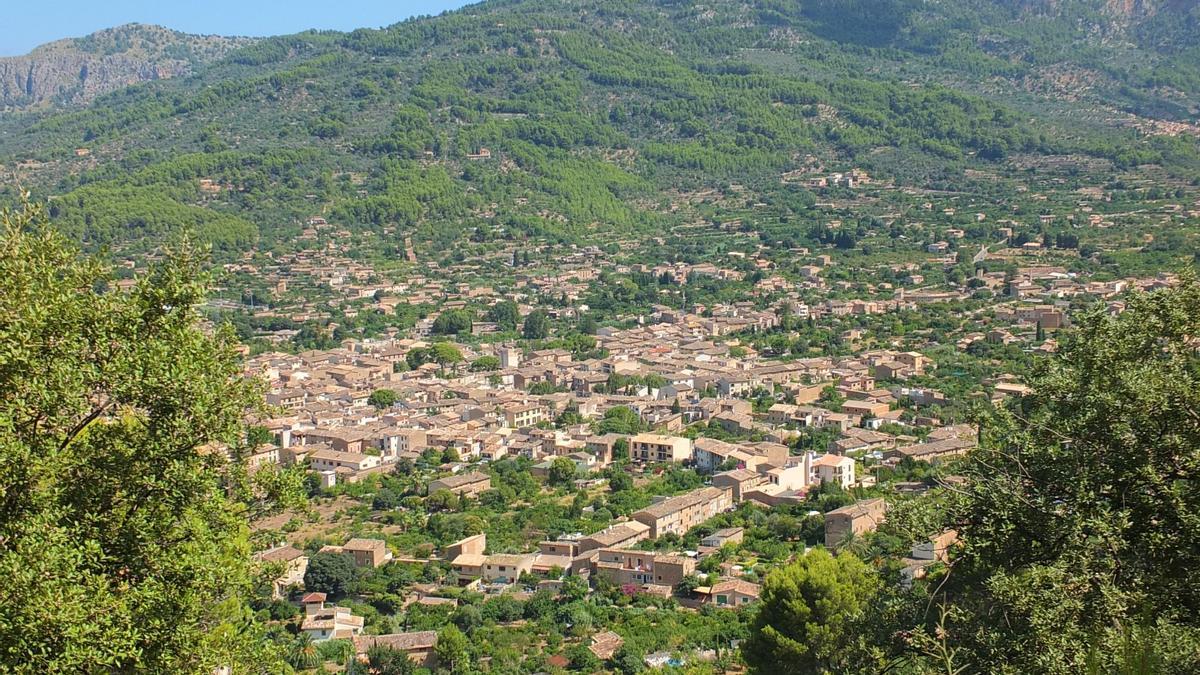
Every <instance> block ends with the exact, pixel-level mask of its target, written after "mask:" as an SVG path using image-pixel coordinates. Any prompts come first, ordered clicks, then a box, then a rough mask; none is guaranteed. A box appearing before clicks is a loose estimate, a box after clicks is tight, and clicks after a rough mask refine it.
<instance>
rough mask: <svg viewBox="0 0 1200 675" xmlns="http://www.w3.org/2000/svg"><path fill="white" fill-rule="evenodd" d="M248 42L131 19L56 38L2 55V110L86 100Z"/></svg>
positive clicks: (181, 71)
mask: <svg viewBox="0 0 1200 675" xmlns="http://www.w3.org/2000/svg"><path fill="white" fill-rule="evenodd" d="M250 41H251V40H250V39H249V38H227V37H220V36H201V35H188V34H185V33H177V32H175V31H172V30H168V29H166V28H161V27H159V26H144V25H139V24H131V25H128V26H121V27H118V28H111V29H107V30H103V31H100V32H98V33H93V34H92V35H89V36H87V37H83V38H71V39H67V40H60V41H58V42H52V43H49V44H46V45H42V46H41V47H38V48H37V49H35V50H33V51H32V52H30V53H29V54H27V55H25V56H15V57H8V58H0V110H14V109H15V110H23V109H32V108H40V107H46V106H72V105H83V104H86V103H89V102H90V101H91V100H92V99H94V98H96V97H97V96H99V95H101V94H105V93H108V92H110V91H114V90H116V89H120V88H122V87H127V86H129V85H132V84H137V83H139V82H146V81H150V80H157V79H163V78H168V77H179V76H181V75H187V74H188V73H190V72H191V71H192V70H193V69H194V68H196V67H198V66H200V65H203V64H205V63H208V62H210V61H214V60H216V59H219V58H221V57H222V56H224V55H225V54H227V53H228V52H229V51H231V50H233V49H236V48H237V47H240V46H242V45H245V44H248V43H249V42H250Z"/></svg>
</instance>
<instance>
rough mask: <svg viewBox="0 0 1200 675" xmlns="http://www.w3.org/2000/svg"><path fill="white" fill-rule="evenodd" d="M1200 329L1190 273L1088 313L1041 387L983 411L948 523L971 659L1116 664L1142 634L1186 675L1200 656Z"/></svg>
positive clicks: (1060, 666) (956, 595)
mask: <svg viewBox="0 0 1200 675" xmlns="http://www.w3.org/2000/svg"><path fill="white" fill-rule="evenodd" d="M1198 336H1200V284H1197V282H1196V281H1195V279H1194V278H1192V277H1187V278H1185V280H1184V282H1183V283H1182V284H1181V285H1180V286H1179V287H1178V288H1173V289H1168V290H1163V291H1159V292H1155V293H1148V294H1140V295H1137V296H1135V297H1134V298H1133V299H1131V300H1130V302H1129V303H1128V305H1127V309H1126V311H1125V312H1124V313H1121V314H1119V315H1116V316H1111V315H1109V314H1107V313H1105V312H1103V311H1094V312H1091V313H1089V314H1087V315H1085V316H1082V317H1081V318H1080V319H1078V320H1077V324H1076V327H1075V329H1074V330H1073V331H1072V332H1071V333H1070V334H1069V335H1068V336H1066V337H1064V338H1063V341H1062V344H1061V346H1060V349H1059V351H1058V353H1057V355H1056V356H1055V357H1053V358H1051V359H1047V360H1045V361H1043V362H1041V363H1040V364H1039V366H1038V367H1037V369H1036V371H1035V373H1034V375H1033V377H1032V380H1031V385H1032V388H1033V390H1032V392H1031V393H1030V394H1028V395H1027V396H1024V397H1022V398H1021V399H1020V400H1018V401H1017V402H1015V403H1013V404H1012V405H1010V406H1005V407H1001V408H997V409H995V410H990V411H987V412H986V413H985V414H983V416H982V419H981V422H982V429H983V443H982V447H981V448H980V449H979V450H977V451H976V452H975V453H974V454H973V455H972V456H971V457H970V459H969V462H968V464H967V466H966V467H965V469H964V471H963V473H964V475H966V476H967V477H968V479H969V484H968V487H966V488H964V489H962V490H956V491H954V492H953V493H951V494H950V496H949V497H948V498H947V500H946V501H945V503H944V504H943V506H942V509H943V510H942V513H944V514H945V517H944V519H943V520H942V521H941V522H940V523H939V524H938V527H952V528H955V529H957V530H958V532H959V534H960V536H961V538H962V541H963V547H962V550H961V552H960V553H959V554H958V555H957V556H956V558H955V560H954V562H953V565H952V567H951V570H950V572H949V573H948V578H947V579H946V580H945V583H944V584H942V585H941V587H940V588H941V595H939V596H938V598H937V600H938V601H939V602H942V603H944V604H946V605H948V606H949V607H950V608H951V611H950V614H949V616H948V622H949V630H950V631H951V634H952V635H953V636H955V637H956V638H957V640H956V641H954V642H953V644H955V645H956V646H957V647H958V648H959V649H960V650H961V651H960V654H961V656H960V658H961V659H963V660H965V661H967V662H969V663H971V664H975V665H982V664H993V663H1005V664H1010V665H1009V667H1010V668H1013V669H1016V670H1021V671H1026V672H1028V671H1039V672H1072V671H1077V669H1082V668H1084V667H1085V666H1087V665H1088V664H1089V663H1090V662H1092V661H1094V660H1096V659H1099V662H1100V664H1101V667H1103V668H1109V667H1113V666H1114V663H1113V661H1112V659H1114V658H1117V656H1118V655H1119V654H1120V653H1121V652H1122V651H1123V649H1124V647H1123V645H1125V644H1126V643H1127V642H1128V641H1129V639H1130V636H1131V634H1137V633H1138V632H1139V631H1141V633H1142V640H1143V642H1144V643H1147V644H1155V648H1154V650H1155V651H1156V652H1157V653H1158V656H1159V657H1162V658H1165V659H1166V660H1167V661H1168V662H1170V663H1171V664H1172V665H1171V670H1170V672H1194V671H1195V669H1196V668H1198V667H1200V639H1198V638H1200V632H1198V631H1197V628H1196V627H1197V626H1200V590H1198V589H1200V520H1197V515H1196V514H1197V513H1200V418H1198V417H1197V411H1200V353H1198V346H1200V343H1198V342H1197V340H1198ZM1167 635H1170V636H1171V637H1170V639H1164V637H1163V636H1167ZM1181 652H1182V653H1181ZM1164 672H1166V671H1164Z"/></svg>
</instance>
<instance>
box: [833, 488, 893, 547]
mask: <svg viewBox="0 0 1200 675" xmlns="http://www.w3.org/2000/svg"><path fill="white" fill-rule="evenodd" d="M886 515H887V502H886V501H884V500H883V498H881V497H878V498H875V499H864V500H863V501H861V502H858V503H856V504H851V505H849V506H843V507H842V508H840V509H834V510H832V511H830V512H829V513H826V514H825V545H826V546H830V547H832V546H836V545H838V544H841V543H842V542H843V541H845V540H846V538H847V537H848V536H850V535H851V534H853V535H855V536H858V535H860V534H863V533H865V532H874V531H875V528H877V527H879V524H880V523H882V522H883V519H884V518H885V517H886Z"/></svg>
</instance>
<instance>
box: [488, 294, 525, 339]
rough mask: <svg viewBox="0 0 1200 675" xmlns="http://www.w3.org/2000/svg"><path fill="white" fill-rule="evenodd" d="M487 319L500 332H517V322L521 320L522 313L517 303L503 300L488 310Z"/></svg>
mask: <svg viewBox="0 0 1200 675" xmlns="http://www.w3.org/2000/svg"><path fill="white" fill-rule="evenodd" d="M487 318H488V321H491V322H492V323H495V324H496V326H497V327H498V328H499V329H500V330H503V331H515V330H516V329H517V322H518V321H520V319H521V313H520V309H519V308H518V307H517V303H515V302H513V301H512V300H501V301H500V302H497V303H496V304H494V305H492V306H491V308H489V309H488V313H487Z"/></svg>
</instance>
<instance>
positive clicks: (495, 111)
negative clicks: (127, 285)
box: [0, 0, 1200, 254]
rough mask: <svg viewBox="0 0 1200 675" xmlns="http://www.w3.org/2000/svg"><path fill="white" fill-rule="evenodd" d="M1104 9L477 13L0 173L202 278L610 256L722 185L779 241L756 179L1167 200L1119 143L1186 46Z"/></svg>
mask: <svg viewBox="0 0 1200 675" xmlns="http://www.w3.org/2000/svg"><path fill="white" fill-rule="evenodd" d="M1110 4H1111V3H1101V2H1087V1H1084V0H1079V1H1076V2H1068V3H1055V4H1053V5H1051V4H1040V3H1011V2H992V1H987V0H971V1H970V2H965V3H962V2H931V3H923V2H915V1H913V0H887V1H886V2H883V3H876V2H862V1H860V0H814V1H812V2H804V3H800V2H793V1H789V0H762V1H760V2H756V3H752V4H748V5H742V4H736V5H735V4H727V3H715V4H711V5H708V4H703V5H702V4H693V3H687V2H675V1H668V0H660V1H658V2H632V1H627V2H595V1H590V0H581V1H578V2H570V3H558V2H553V3H552V2H541V1H538V0H521V1H517V2H487V3H483V4H480V5H474V6H470V7H468V8H466V9H464V10H461V11H457V12H452V13H448V14H445V15H442V16H438V17H430V18H420V19H414V20H410V21H406V22H403V23H400V24H397V25H395V26H392V27H390V28H386V29H382V30H357V31H353V32H351V33H336V32H307V33H301V34H296V35H290V36H282V37H278V38H271V39H266V40H262V41H259V42H256V43H254V44H251V45H248V46H245V47H242V48H240V49H238V50H236V51H233V52H231V53H229V54H228V55H227V56H225V57H224V58H222V59H220V60H219V61H217V62H215V63H213V64H211V65H208V66H203V67H200V68H199V69H198V70H197V72H196V74H194V75H192V76H189V77H184V78H175V79H171V80H165V81H155V82H150V83H146V84H140V85H137V86H134V87H130V88H127V89H124V90H121V91H117V92H114V93H112V94H108V95H106V96H103V97H101V98H100V99H98V100H97V101H96V102H95V103H93V104H92V105H90V106H88V107H87V108H84V109H80V110H66V111H57V112H53V113H42V114H20V115H8V116H6V118H5V119H3V120H2V121H0V156H4V157H7V160H8V161H11V163H12V166H13V173H14V175H15V177H16V181H15V182H16V183H18V184H21V185H23V186H27V187H31V188H33V189H34V191H35V193H36V194H37V196H44V197H53V199H52V202H51V208H50V210H51V215H52V217H53V218H54V220H55V221H56V222H57V223H58V224H59V225H60V226H61V227H63V228H64V229H65V230H67V231H68V232H69V233H71V234H72V235H73V236H75V237H78V238H79V239H81V240H82V241H83V242H84V243H85V245H87V246H101V245H105V246H115V247H116V248H117V249H118V250H124V249H130V250H139V249H143V250H144V249H148V248H152V247H153V246H156V245H157V244H158V243H159V242H160V241H161V240H162V237H163V236H165V235H168V234H169V233H170V232H171V231H173V230H174V229H177V228H176V226H177V225H180V224H182V225H186V226H188V227H189V228H191V229H193V230H194V231H196V232H197V234H198V235H199V236H200V237H201V238H203V239H206V240H208V241H210V242H212V243H214V244H215V245H216V246H217V248H218V250H219V251H227V252H234V251H240V250H245V249H246V248H247V247H248V246H250V245H252V244H254V243H256V242H257V243H259V244H261V245H262V246H264V247H267V248H273V247H282V248H287V247H288V246H289V245H291V242H293V241H294V239H295V237H296V235H297V234H299V232H300V231H301V230H302V229H303V227H304V223H305V221H306V219H307V218H309V217H310V216H312V215H314V214H323V215H324V216H325V217H328V218H329V219H330V221H331V222H336V223H337V224H339V225H342V226H345V227H347V228H350V229H351V230H352V231H358V232H364V231H371V232H374V233H376V234H377V235H379V236H380V238H381V240H382V241H383V242H384V246H383V251H382V252H383V253H384V254H388V253H389V252H390V251H392V250H393V248H392V247H398V246H399V245H400V243H399V242H400V241H402V237H403V236H412V237H413V238H414V239H415V240H416V242H417V246H418V248H425V249H428V250H446V249H447V248H448V244H450V243H452V242H471V241H473V242H480V241H485V242H486V241H488V240H492V239H496V238H500V239H514V238H517V239H524V238H531V237H532V238H545V239H549V240H551V241H595V240H597V239H599V240H604V241H608V240H612V239H613V238H614V237H630V236H631V237H633V238H635V239H636V238H638V237H640V233H645V232H653V231H661V229H662V228H663V227H666V226H669V225H674V224H678V223H680V222H682V221H684V220H688V219H694V218H697V217H702V216H703V214H702V213H701V212H699V211H697V210H696V209H691V208H685V206H686V205H687V204H688V203H689V202H690V200H691V196H690V195H693V194H696V193H702V192H703V191H704V190H706V189H710V188H712V187H714V186H720V185H728V184H731V183H736V184H738V185H739V186H741V187H742V188H744V189H746V190H748V191H749V193H750V194H751V195H752V196H753V198H754V200H755V201H757V202H760V203H762V204H766V205H768V206H769V208H770V212H771V217H772V218H773V219H776V220H778V221H780V222H783V223H784V224H785V226H784V227H783V228H782V229H784V230H786V229H788V228H787V226H786V223H788V222H802V221H804V219H805V218H806V217H807V216H806V214H807V212H808V210H809V209H810V208H811V204H812V202H813V198H812V195H811V194H809V193H807V192H806V191H805V190H804V189H802V188H800V187H798V186H797V185H794V184H789V183H787V182H784V181H781V180H780V176H781V175H782V174H785V173H786V172H789V171H793V170H796V169H798V168H803V167H810V166H822V165H830V166H841V165H845V166H861V167H863V168H865V169H866V170H869V171H871V172H872V174H878V175H882V176H883V177H884V178H886V179H887V180H890V181H894V182H895V183H896V184H898V185H906V184H917V183H920V184H929V183H944V184H949V183H952V182H955V181H959V180H960V178H961V176H962V175H963V171H964V169H965V168H967V167H972V166H984V167H991V168H1000V169H1007V168H1009V165H1008V164H1007V162H1009V160H1010V159H1011V158H1013V157H1015V156H1056V157H1057V156H1071V157H1083V158H1090V159H1092V160H1097V161H1099V162H1100V163H1101V165H1108V166H1118V167H1131V166H1136V165H1141V164H1147V163H1154V164H1158V165H1161V166H1162V167H1163V168H1164V169H1165V170H1166V171H1168V172H1172V173H1175V174H1178V175H1189V172H1192V171H1194V170H1195V169H1196V168H1197V167H1200V160H1198V159H1197V152H1196V147H1195V142H1194V138H1193V137H1189V136H1186V135H1184V136H1172V135H1164V134H1151V133H1145V130H1144V129H1140V128H1139V127H1138V126H1137V125H1136V123H1135V122H1136V121H1137V120H1141V119H1142V118H1141V117H1139V115H1141V114H1150V113H1153V114H1154V115H1156V116H1161V117H1162V119H1173V120H1182V121H1185V122H1186V120H1188V119H1194V117H1195V114H1196V110H1197V107H1196V101H1197V100H1198V98H1197V94H1198V92H1200V85H1198V84H1197V82H1198V80H1197V79H1196V77H1195V76H1194V75H1195V73H1196V72H1197V71H1196V70H1195V68H1194V65H1195V58H1196V53H1197V52H1196V45H1195V44H1191V43H1194V42H1195V39H1194V38H1192V37H1191V36H1190V35H1189V34H1186V33H1181V32H1180V31H1177V30H1172V27H1178V26H1181V25H1188V22H1190V21H1194V20H1195V11H1194V10H1193V9H1190V8H1188V7H1186V6H1182V5H1180V6H1177V5H1172V4H1170V3H1149V2H1147V3H1140V4H1138V5H1137V7H1139V8H1141V9H1139V10H1138V11H1137V12H1132V10H1131V13H1126V14H1120V13H1116V14H1114V13H1113V11H1112V8H1111V6H1110ZM1151 5H1153V7H1154V11H1150V9H1148V8H1149V7H1150V6H1151ZM1056 35H1067V36H1069V39H1067V40H1062V39H1057V38H1055V37H1053V36H1056ZM1089 41H1092V42H1095V49H1093V50H1090V51H1089V50H1081V49H1078V48H1077V47H1078V46H1079V45H1080V44H1083V43H1087V42H1089ZM1114 45H1119V49H1118V50H1117V51H1113V50H1114V49H1117V47H1114ZM1064 72H1065V73H1073V74H1074V75H1070V76H1068V75H1064V74H1063V73H1064ZM1072 77H1075V79H1076V80H1080V81H1087V82H1088V83H1089V84H1088V85H1087V86H1082V85H1080V86H1078V87H1075V85H1073V84H1071V83H1072V82H1074V81H1075V80H1072ZM1047 81H1052V82H1053V83H1054V86H1055V87H1059V88H1061V87H1068V88H1071V87H1075V89H1074V94H1072V96H1073V97H1074V99H1073V102H1072V103H1070V104H1068V105H1064V104H1063V101H1062V98H1063V97H1062V94H1061V92H1060V91H1058V90H1045V89H1046V86H1048V85H1045V84H1044V83H1045V82H1047ZM1100 100H1103V101H1104V103H1103V104H1101V103H1099V102H1098V101H1100ZM1081 110H1082V111H1090V113H1096V114H1083V115H1082V117H1081V116H1080V115H1081V112H1080V111H1081ZM1097 111H1099V112H1097ZM1117 113H1119V114H1117ZM1156 119H1157V118H1156ZM1130 120H1134V122H1130ZM8 161H6V163H8ZM9 194H10V196H15V189H10V190H9ZM115 205H120V208H115ZM803 226H804V227H807V223H803Z"/></svg>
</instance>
